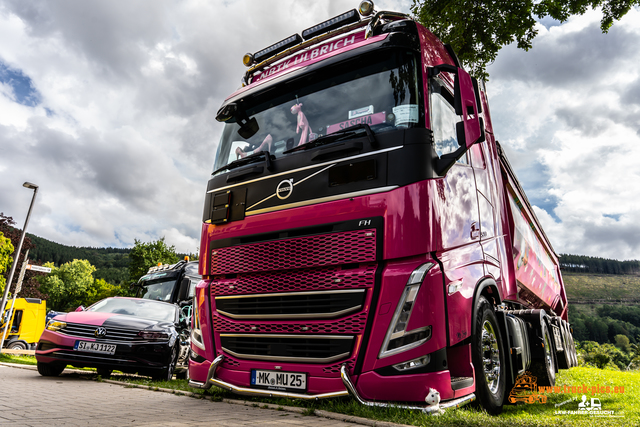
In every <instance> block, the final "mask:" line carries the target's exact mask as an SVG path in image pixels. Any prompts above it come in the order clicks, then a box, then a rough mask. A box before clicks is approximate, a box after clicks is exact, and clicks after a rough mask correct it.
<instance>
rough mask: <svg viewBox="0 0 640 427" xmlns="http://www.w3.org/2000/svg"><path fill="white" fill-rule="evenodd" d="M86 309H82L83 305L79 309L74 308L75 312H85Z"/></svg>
mask: <svg viewBox="0 0 640 427" xmlns="http://www.w3.org/2000/svg"><path fill="white" fill-rule="evenodd" d="M85 310H86V309H85V308H84V306H83V305H81V306H80V307H78V308H76V309H75V311H85Z"/></svg>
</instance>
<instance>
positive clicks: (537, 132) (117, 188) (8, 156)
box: [0, 0, 640, 259]
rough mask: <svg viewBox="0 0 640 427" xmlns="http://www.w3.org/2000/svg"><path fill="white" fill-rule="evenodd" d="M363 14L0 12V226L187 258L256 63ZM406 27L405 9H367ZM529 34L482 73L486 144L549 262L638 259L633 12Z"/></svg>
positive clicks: (1, 8)
mask: <svg viewBox="0 0 640 427" xmlns="http://www.w3.org/2000/svg"><path fill="white" fill-rule="evenodd" d="M357 3H358V1H357V0H327V1H319V2H311V1H299V0H296V1H293V0H278V1H271V0H251V1H249V0H238V1H234V0H208V1H205V0H139V1H138V0H133V1H127V2H125V1H107V0H104V1H102V0H96V1H84V0H68V1H63V0H60V1H55V2H42V1H25V0H15V1H12V0H0V211H2V212H4V213H5V215H9V216H13V217H14V219H16V220H17V222H18V224H19V226H20V227H21V226H22V224H23V223H24V218H25V217H26V213H27V209H28V206H29V202H30V200H31V195H32V191H31V190H28V189H25V188H23V187H22V183H23V182H24V181H30V182H33V183H36V184H38V185H39V186H40V190H39V193H38V199H37V203H36V206H35V208H34V212H33V215H32V219H31V222H30V224H29V231H30V232H32V233H34V234H37V235H39V236H42V237H45V238H47V239H49V240H53V241H56V242H60V243H64V244H68V245H76V246H97V247H102V246H113V247H130V246H132V244H133V240H134V238H137V239H139V240H142V241H151V240H155V239H157V238H159V237H162V236H165V237H166V240H167V242H168V243H170V244H173V245H175V246H176V248H177V249H178V251H182V252H194V251H196V249H197V248H198V245H199V231H200V221H201V217H202V215H201V214H202V204H203V199H204V191H205V186H206V182H207V179H208V177H209V175H210V173H211V168H212V164H213V156H214V153H215V148H216V146H217V141H218V139H219V136H220V131H221V126H220V125H219V124H218V123H217V122H216V121H215V120H214V116H215V112H216V111H217V109H218V108H219V106H220V104H221V103H222V100H223V99H224V98H225V96H226V95H228V94H230V93H231V92H233V91H234V90H235V89H236V88H237V87H238V86H239V82H240V77H241V76H242V73H243V71H244V67H243V66H242V63H241V59H242V55H243V54H244V53H245V52H255V51H257V50H259V49H261V48H263V47H265V46H266V45H268V44H271V43H274V42H276V41H278V40H280V39H282V38H285V37H287V36H289V35H291V34H292V33H294V32H300V31H302V30H303V29H305V28H307V27H310V26H311V25H313V24H315V23H318V22H320V21H322V20H324V19H328V18H330V17H332V16H335V15H337V14H339V13H342V12H344V11H346V10H348V9H351V8H353V7H356V6H357ZM376 5H377V9H379V10H380V9H388V10H397V11H402V12H409V7H410V5H411V0H386V1H384V2H383V1H380V0H378V1H376ZM599 20H600V13H599V12H598V11H591V12H589V13H587V14H586V15H584V16H581V17H577V18H573V19H571V20H570V21H569V22H567V23H565V24H563V25H559V23H557V22H553V21H543V23H542V24H540V34H539V36H538V38H536V40H535V41H534V44H533V46H534V47H533V49H532V50H530V51H529V52H524V51H521V50H518V49H516V48H515V47H512V46H509V47H507V48H505V49H503V50H502V51H501V52H500V54H499V55H498V59H497V60H496V62H495V63H494V64H492V65H491V66H490V67H489V69H488V71H489V73H490V75H491V77H490V82H489V83H488V92H489V101H490V107H491V113H492V117H493V123H494V129H495V132H496V135H497V137H498V140H499V141H500V142H501V143H502V145H503V147H504V148H505V149H506V151H507V153H508V156H509V159H510V161H511V163H512V165H513V166H514V167H515V169H516V173H517V174H518V176H519V178H520V180H521V182H522V184H523V186H524V187H525V190H526V192H527V194H528V195H529V198H530V200H531V202H532V203H533V204H534V205H535V206H536V212H537V215H538V217H539V218H540V220H541V221H542V222H543V226H544V228H545V231H546V232H547V234H548V235H549V237H550V238H551V240H552V243H553V244H554V247H555V249H556V251H557V252H558V253H576V254H585V255H592V256H603V257H610V258H617V259H639V258H640V209H638V208H639V205H640V202H639V200H640V166H639V165H640V138H639V132H640V73H639V72H638V66H637V64H640V50H638V49H637V46H640V12H638V11H637V10H632V11H631V12H630V13H629V14H628V15H627V16H626V17H625V18H624V19H623V20H622V21H621V22H617V23H616V24H615V25H614V27H613V28H612V29H611V30H610V32H609V33H608V34H606V35H603V34H602V33H601V32H600V29H599Z"/></svg>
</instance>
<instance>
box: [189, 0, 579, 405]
mask: <svg viewBox="0 0 640 427" xmlns="http://www.w3.org/2000/svg"><path fill="white" fill-rule="evenodd" d="M244 63H245V65H247V66H248V67H250V68H249V69H248V71H247V72H246V74H245V76H244V78H243V85H242V88H241V89H239V90H238V91H236V92H235V93H233V94H232V95H231V96H229V97H228V98H227V99H226V100H225V101H224V103H223V105H222V107H221V108H220V110H219V111H218V114H217V117H216V119H217V120H218V121H220V122H224V129H223V131H222V137H221V140H220V144H219V146H218V151H217V154H216V157H215V165H214V172H213V174H212V177H211V179H210V180H209V182H208V185H207V193H206V199H205V206H204V218H203V225H202V240H201V249H200V274H202V275H203V280H202V281H201V282H200V283H199V284H198V286H197V287H196V295H195V299H194V316H193V320H192V323H193V324H192V327H193V330H192V339H191V354H190V362H189V374H190V385H191V386H194V387H200V388H208V387H210V386H211V385H215V386H218V387H222V388H224V389H228V390H231V391H233V392H236V393H239V394H244V395H250V396H284V397H292V398H301V399H313V400H315V399H321V398H330V397H337V396H346V395H352V396H354V397H355V398H356V399H357V400H358V401H359V402H361V403H362V404H365V405H371V406H385V405H390V404H394V405H399V406H403V407H408V408H420V409H423V410H424V411H426V412H433V411H436V410H440V409H442V408H449V407H457V406H461V405H464V404H466V403H469V402H472V401H474V400H476V399H477V401H478V402H479V404H480V405H481V406H482V407H484V408H486V409H487V411H489V412H490V413H499V412H500V410H501V409H502V406H503V404H504V403H506V401H507V398H508V396H509V391H510V390H511V388H512V387H513V385H514V384H515V380H516V377H518V375H520V374H523V373H524V372H525V371H526V370H528V371H530V372H531V373H533V374H534V375H536V376H537V383H538V384H553V382H554V380H555V374H556V372H557V369H558V368H569V367H571V366H573V365H574V364H576V356H575V350H574V345H573V341H572V338H571V332H570V327H569V325H568V323H567V297H566V294H565V290H564V285H563V282H562V278H561V276H560V270H559V266H558V260H557V256H556V254H555V253H554V251H553V249H552V247H551V244H550V243H549V240H548V238H547V236H546V235H545V234H544V232H543V230H542V228H541V227H540V224H539V222H538V220H537V219H536V217H535V215H534V212H533V209H532V208H531V205H530V204H529V202H528V201H527V198H526V196H525V194H524V192H523V190H522V188H521V187H520V185H519V183H518V181H517V179H516V177H515V175H514V173H513V170H512V168H511V167H510V166H509V163H508V161H507V159H506V158H505V156H504V153H503V151H502V150H501V148H500V146H499V145H498V143H497V141H496V140H495V137H494V130H493V127H492V124H491V118H490V115H489V106H488V104H487V96H486V93H485V89H484V84H482V83H481V82H478V81H476V80H475V79H473V78H471V77H470V76H469V74H468V73H467V72H465V71H464V70H463V69H462V68H461V66H460V64H459V62H458V60H457V57H456V55H455V54H454V52H453V51H452V49H451V48H450V47H448V46H446V45H444V44H443V43H442V42H441V41H440V40H438V39H437V38H436V37H435V36H434V35H433V34H432V33H431V32H429V30H427V29H426V28H424V27H423V26H421V25H420V24H419V23H417V22H415V21H414V20H412V19H411V18H410V17H409V16H407V15H404V14H400V13H395V12H376V11H375V10H373V4H372V3H371V2H369V1H364V2H362V3H361V5H360V7H359V9H353V10H351V11H349V12H346V13H344V14H342V15H339V16H337V17H335V18H332V19H330V20H328V21H325V22H322V23H320V24H318V25H315V26H313V27H311V28H308V29H306V30H305V31H303V32H302V35H301V36H300V35H298V34H294V35H293V36H291V37H289V38H287V39H285V40H282V41H280V42H278V43H276V44H274V45H272V46H269V47H267V48H265V49H263V50H261V51H259V52H256V53H254V54H247V55H246V56H245V57H244ZM435 392H437V393H439V396H440V404H439V405H433V404H432V405H427V404H425V399H427V402H430V403H433V402H434V399H433V396H434V394H435ZM435 401H437V399H435ZM391 402H393V403H391Z"/></svg>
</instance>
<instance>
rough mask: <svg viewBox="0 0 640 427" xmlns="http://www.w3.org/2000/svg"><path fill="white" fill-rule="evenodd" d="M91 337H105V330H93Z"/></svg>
mask: <svg viewBox="0 0 640 427" xmlns="http://www.w3.org/2000/svg"><path fill="white" fill-rule="evenodd" d="M93 335H95V336H96V338H104V337H105V336H106V335H107V330H106V329H105V328H102V327H101V328H98V329H96V330H95V332H94V333H93Z"/></svg>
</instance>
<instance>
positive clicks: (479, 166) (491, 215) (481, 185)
mask: <svg viewBox="0 0 640 427" xmlns="http://www.w3.org/2000/svg"><path fill="white" fill-rule="evenodd" d="M486 148H487V142H484V143H480V144H475V145H474V146H472V147H471V149H470V150H469V157H470V159H471V165H472V167H473V173H474V175H475V181H476V189H477V195H478V211H479V214H480V242H481V246H482V249H483V255H484V261H485V264H484V265H485V274H488V275H490V276H492V277H493V278H494V279H496V281H498V280H500V278H501V277H500V263H501V259H500V254H499V241H498V240H499V239H497V237H498V236H499V234H500V233H498V230H497V224H496V211H495V203H496V202H495V197H494V195H495V194H496V185H495V177H494V176H493V169H492V168H490V167H489V164H488V161H487V160H488V156H487V150H486Z"/></svg>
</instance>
